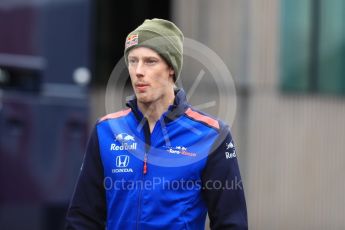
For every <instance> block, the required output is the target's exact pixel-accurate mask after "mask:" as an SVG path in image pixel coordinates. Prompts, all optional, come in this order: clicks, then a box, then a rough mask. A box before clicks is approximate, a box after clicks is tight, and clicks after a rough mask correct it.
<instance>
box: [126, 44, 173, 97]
mask: <svg viewBox="0 0 345 230" xmlns="http://www.w3.org/2000/svg"><path fill="white" fill-rule="evenodd" d="M128 70H129V75H130V77H131V81H132V86H133V90H134V93H135V95H136V97H137V100H138V102H141V103H152V102H157V101H159V100H164V98H165V97H166V96H167V95H168V93H171V91H172V89H173V87H174V80H173V75H174V70H173V68H171V67H170V66H169V65H168V64H167V63H166V61H165V60H164V59H162V58H161V57H160V56H159V54H158V53H157V52H155V51H153V50H152V49H150V48H146V47H138V48H133V49H132V50H130V51H129V53H128Z"/></svg>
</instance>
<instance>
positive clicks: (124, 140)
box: [110, 133, 137, 151]
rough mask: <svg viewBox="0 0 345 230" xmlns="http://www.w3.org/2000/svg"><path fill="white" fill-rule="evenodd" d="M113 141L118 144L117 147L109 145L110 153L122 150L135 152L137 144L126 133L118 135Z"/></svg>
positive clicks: (114, 144)
mask: <svg viewBox="0 0 345 230" xmlns="http://www.w3.org/2000/svg"><path fill="white" fill-rule="evenodd" d="M115 141H116V142H118V143H120V144H119V145H118V144H116V143H113V144H111V145H110V150H111V151H122V150H135V149H137V143H136V142H135V139H134V137H133V136H131V135H129V134H127V133H120V134H117V135H116V136H115Z"/></svg>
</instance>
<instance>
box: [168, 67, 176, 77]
mask: <svg viewBox="0 0 345 230" xmlns="http://www.w3.org/2000/svg"><path fill="white" fill-rule="evenodd" d="M169 75H170V76H172V77H173V78H174V76H175V70H174V69H173V68H172V67H169Z"/></svg>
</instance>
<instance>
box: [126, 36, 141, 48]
mask: <svg viewBox="0 0 345 230" xmlns="http://www.w3.org/2000/svg"><path fill="white" fill-rule="evenodd" d="M138 42H139V36H138V34H131V35H129V36H128V37H127V40H126V45H125V47H126V49H127V48H129V47H131V46H134V45H137V44H138Z"/></svg>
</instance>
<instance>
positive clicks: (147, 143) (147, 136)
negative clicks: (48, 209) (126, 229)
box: [137, 118, 151, 230]
mask: <svg viewBox="0 0 345 230" xmlns="http://www.w3.org/2000/svg"><path fill="white" fill-rule="evenodd" d="M143 119H145V120H144V135H145V153H144V164H143V174H142V177H141V180H142V181H144V176H145V175H146V173H147V155H148V152H149V150H150V145H151V133H150V128H149V125H148V122H147V120H146V118H143ZM142 192H143V189H142V187H140V192H139V199H138V202H139V204H138V213H137V230H139V220H140V215H141V196H142Z"/></svg>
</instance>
